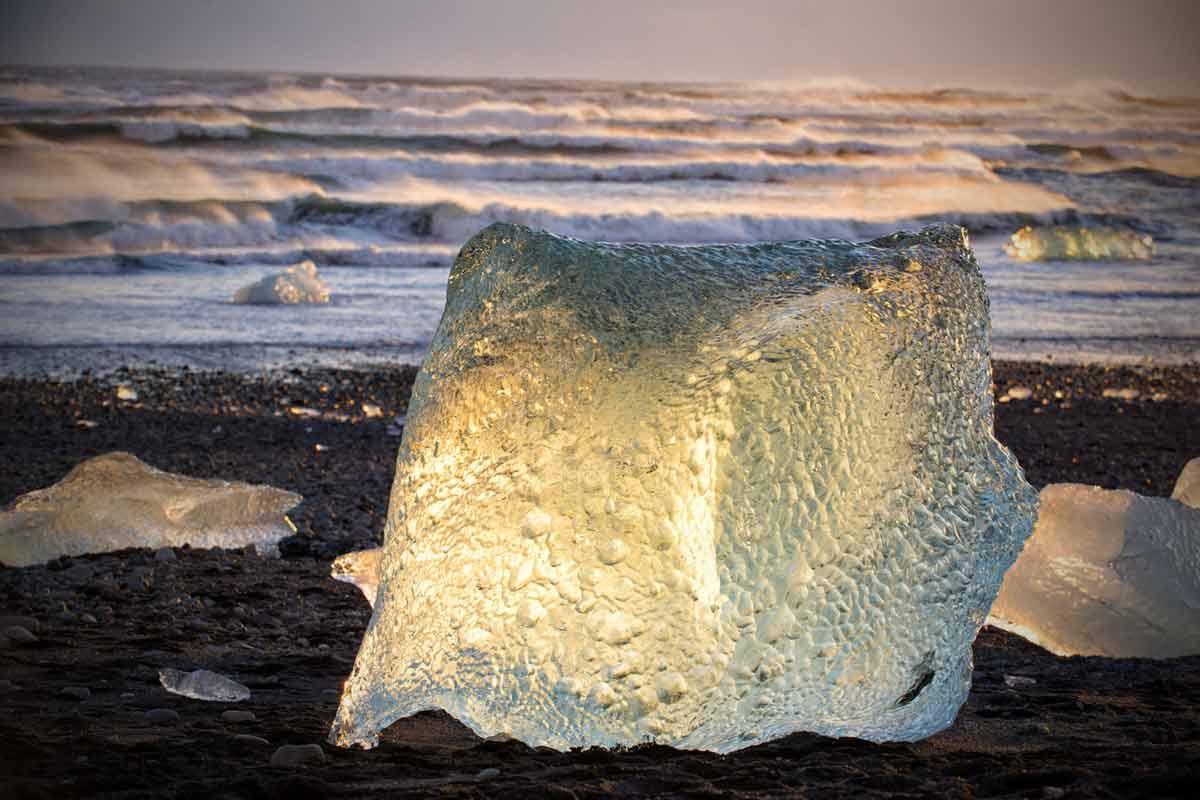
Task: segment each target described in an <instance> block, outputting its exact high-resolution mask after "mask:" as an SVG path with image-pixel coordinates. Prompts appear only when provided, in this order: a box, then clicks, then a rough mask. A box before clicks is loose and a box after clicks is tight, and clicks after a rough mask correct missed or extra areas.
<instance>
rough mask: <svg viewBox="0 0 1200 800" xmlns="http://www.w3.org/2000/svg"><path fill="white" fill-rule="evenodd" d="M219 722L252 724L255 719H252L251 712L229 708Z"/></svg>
mask: <svg viewBox="0 0 1200 800" xmlns="http://www.w3.org/2000/svg"><path fill="white" fill-rule="evenodd" d="M221 721H222V722H254V721H255V717H254V712H253V711H242V710H240V709H236V708H231V709H229V710H228V711H226V712H224V713H223V714H221Z"/></svg>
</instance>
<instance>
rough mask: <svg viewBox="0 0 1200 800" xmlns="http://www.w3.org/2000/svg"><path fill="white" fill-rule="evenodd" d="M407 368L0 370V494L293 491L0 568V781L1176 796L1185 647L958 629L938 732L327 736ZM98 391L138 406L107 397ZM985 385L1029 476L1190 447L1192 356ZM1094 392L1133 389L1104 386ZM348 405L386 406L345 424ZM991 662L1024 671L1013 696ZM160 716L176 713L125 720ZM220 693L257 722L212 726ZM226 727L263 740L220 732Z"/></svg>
mask: <svg viewBox="0 0 1200 800" xmlns="http://www.w3.org/2000/svg"><path fill="white" fill-rule="evenodd" d="M412 376H413V372H412V371H411V370H409V369H381V370H378V371H376V372H372V373H362V372H340V371H332V370H308V371H304V372H296V373H295V374H285V375H281V376H276V377H274V378H271V379H265V378H264V379H257V378H256V379H250V380H247V379H244V378H241V377H238V376H231V375H223V374H211V373H206V374H200V373H189V372H183V373H174V372H170V373H150V372H138V373H129V374H127V375H118V376H115V379H113V378H109V379H105V380H89V379H83V380H80V381H74V382H70V383H55V382H47V381H28V380H14V379H0V452H3V453H4V458H3V459H0V502H8V501H10V500H12V499H13V498H15V497H16V496H17V495H19V494H21V493H23V492H26V491H29V490H31V489H35V488H39V487H42V486H46V485H49V484H51V483H53V482H55V481H57V480H58V479H59V478H61V477H62V475H63V474H65V473H66V472H67V470H69V469H70V468H71V467H72V466H74V465H75V464H76V463H78V462H79V461H81V460H83V459H85V458H87V457H90V456H93V455H97V454H100V453H104V452H109V451H111V450H118V449H123V450H128V451H130V452H133V453H134V454H136V455H138V456H139V457H141V458H142V459H144V460H145V461H147V462H148V463H150V464H152V465H154V466H156V467H159V468H161V469H166V470H170V471H173V472H180V473H183V474H187V475H195V476H198V477H221V478H226V479H236V480H246V481H252V482H264V483H270V484H273V485H276V486H280V487H282V488H287V489H291V490H294V491H298V492H300V493H302V494H304V495H305V498H306V500H305V502H304V503H303V504H302V505H301V506H300V507H299V508H298V509H296V511H295V513H293V515H292V517H293V520H294V521H295V522H296V524H297V527H298V528H299V533H298V535H297V536H295V537H293V538H292V539H291V540H288V541H287V543H286V546H285V547H284V551H285V558H284V559H282V560H278V561H269V560H263V559H260V558H258V557H256V556H254V555H253V554H250V553H245V552H242V551H234V552H222V551H204V550H190V549H186V548H185V549H180V550H177V551H175V554H176V559H175V560H173V561H164V560H158V559H156V558H155V556H154V554H153V553H152V552H147V551H122V552H120V553H116V554H108V555H97V556H84V557H79V558H72V559H61V560H59V561H56V562H53V563H51V564H49V565H47V566H45V567H34V568H28V569H0V616H12V615H17V616H23V617H27V618H30V619H27V620H23V621H22V624H25V625H26V626H27V627H29V628H30V629H31V630H32V631H33V633H34V634H35V635H36V637H37V639H38V641H36V642H31V643H25V644H18V643H11V644H10V646H9V647H8V648H7V649H3V650H0V789H2V791H0V796H4V797H10V796H11V797H26V796H30V797H55V798H58V797H74V796H79V797H97V796H101V797H162V796H166V797H197V798H199V797H204V798H209V797H288V798H289V800H295V799H296V798H302V797H331V796H346V797H363V796H379V797H384V796H386V797H406V796H426V795H442V796H445V795H451V796H477V797H505V796H512V797H521V798H523V799H524V798H529V797H543V796H551V797H554V796H557V797H572V796H573V797H606V796H612V795H614V794H615V795H637V796H662V797H693V796H695V797H701V796H711V797H716V796H721V797H759V796H764V795H769V796H809V797H872V796H878V797H884V796H910V797H918V796H924V797H1063V796H1066V797H1129V796H1170V795H1176V796H1189V797H1190V796H1193V795H1194V792H1195V787H1196V785H1198V783H1200V657H1189V658H1183V659H1173V660H1168V661H1161V662H1154V661H1148V660H1140V659H1120V660H1119V659H1103V658H1070V659H1066V658H1058V657H1056V656H1053V655H1051V654H1049V653H1046V652H1045V651H1043V650H1040V649H1039V648H1037V647H1035V646H1033V645H1030V644H1028V643H1027V642H1025V641H1023V640H1021V639H1019V638H1017V637H1014V636H1011V635H1009V634H1005V633H1002V632H999V631H995V630H993V629H990V628H985V629H984V631H983V633H982V634H981V635H980V638H979V639H978V641H977V642H976V645H975V657H976V670H975V676H974V686H973V689H972V692H971V697H970V699H969V701H968V703H967V705H966V706H965V707H964V709H963V711H962V713H961V714H960V715H959V718H958V720H957V722H956V723H955V725H954V726H953V727H951V728H950V729H949V730H948V731H945V732H943V733H941V734H938V735H937V736H934V737H932V738H930V739H928V740H925V741H923V742H919V743H915V744H891V745H875V744H870V743H867V742H862V741H858V740H834V739H826V738H822V737H818V736H813V735H808V734H797V735H793V736H789V737H786V738H784V739H782V740H779V741H777V742H772V743H769V744H766V745H761V746H758V747H754V748H750V749H747V750H744V751H741V752H739V753H736V754H733V755H730V756H718V755H714V754H710V753H702V752H690V751H678V750H673V749H671V748H665V747H639V748H634V749H632V750H630V751H626V752H609V751H603V750H589V751H584V752H575V753H566V754H560V753H554V752H550V751H539V750H533V749H530V748H528V747H525V746H524V745H521V744H519V743H515V742H481V741H480V740H479V739H477V738H476V737H474V736H473V735H472V734H471V733H470V732H469V731H467V730H466V729H465V728H463V727H462V726H460V725H458V724H457V723H456V722H454V721H453V720H452V719H450V718H448V717H447V716H445V715H444V714H440V713H436V712H427V713H424V714H420V715H418V716H416V717H413V718H410V719H408V720H404V721H401V722H399V723H397V724H396V725H394V726H392V727H391V728H389V729H388V731H387V732H386V733H385V734H384V737H383V741H382V743H381V745H380V747H378V748H376V749H375V750H372V751H362V750H340V749H337V748H333V747H331V746H329V745H327V744H325V736H326V734H327V732H328V727H329V723H330V721H331V720H332V717H333V713H334V710H335V708H336V704H337V694H338V691H339V690H340V686H341V682H342V681H343V680H344V679H345V678H346V677H347V675H348V674H349V671H350V667H351V665H352V663H353V658H354V654H355V651H356V649H357V646H358V642H359V639H360V638H361V636H362V632H363V629H364V627H365V625H366V622H367V619H368V618H369V609H368V607H367V604H366V603H365V602H364V601H363V600H362V598H361V595H359V594H358V592H357V590H356V589H354V588H353V587H351V586H348V585H346V584H340V583H337V582H335V581H333V580H331V579H329V578H328V561H329V559H330V558H332V557H333V556H334V555H336V554H337V553H340V552H344V551H346V550H351V549H359V548H362V547H367V546H372V545H374V544H376V543H377V542H378V539H379V536H380V534H381V531H382V526H383V518H384V515H385V514H386V510H387V497H388V491H389V489H390V487H391V480H392V470H393V463H394V458H395V451H396V445H397V443H398V440H397V439H395V438H390V437H388V436H387V435H386V430H387V427H388V418H389V417H390V416H391V415H392V414H395V413H398V412H401V411H403V410H404V408H405V405H406V403H407V397H408V392H409V390H410V388H411V382H412ZM116 380H125V381H128V382H129V383H131V384H132V385H134V386H135V387H136V389H137V391H138V395H139V396H138V399H137V400H136V401H132V402H126V401H119V400H117V398H116V395H115V392H114V389H113V386H114V383H115V381H116ZM996 385H997V394H998V395H1002V394H1004V393H1005V391H1006V390H1007V389H1008V388H1009V387H1010V386H1014V385H1023V386H1027V387H1029V388H1030V389H1032V390H1033V396H1032V397H1031V398H1029V399H1027V400H1013V401H1011V402H1008V403H1004V404H1001V405H998V406H997V408H996V430H997V435H998V437H999V438H1000V439H1001V441H1003V442H1004V443H1005V444H1007V445H1008V446H1009V447H1010V448H1012V449H1013V450H1014V452H1016V454H1017V456H1018V457H1019V458H1020V460H1021V463H1022V464H1023V465H1024V466H1025V469H1026V472H1027V476H1028V478H1029V480H1030V482H1031V483H1033V484H1034V485H1035V486H1038V487H1039V488H1040V487H1041V486H1042V485H1044V484H1046V483H1049V482H1062V481H1078V482H1084V483H1094V484H1098V485H1101V486H1105V487H1110V488H1126V489H1133V490H1136V491H1139V492H1141V493H1143V494H1149V495H1167V494H1169V493H1170V491H1171V487H1172V485H1173V483H1174V480H1175V477H1176V476H1177V475H1178V473H1179V470H1180V469H1182V467H1183V465H1184V463H1185V462H1186V461H1187V460H1188V459H1189V458H1191V457H1195V456H1198V455H1200V367H1195V366H1193V367H1182V368H1139V369H1134V368H1100V367H1089V368H1084V367H1071V366H1054V365H1046V364H1015V363H1005V362H998V363H997V364H996ZM322 386H324V387H325V389H324V390H322V388H321V387H322ZM1106 388H1108V389H1122V388H1132V389H1134V390H1136V391H1138V392H1139V396H1138V397H1137V398H1136V399H1133V400H1121V399H1114V398H1105V397H1103V390H1104V389H1106ZM1056 393H1057V394H1056ZM1059 395H1061V396H1059ZM284 398H286V402H281V401H283V399H284ZM364 401H366V402H373V403H377V404H379V405H380V406H382V407H383V409H384V411H385V416H384V418H382V419H364V418H363V416H362V413H361V405H360V404H361V403H362V402H364ZM290 406H303V407H307V408H313V409H316V410H318V411H320V412H323V416H322V417H316V418H309V417H301V416H296V415H294V414H292V413H290V412H289V411H288V410H287V409H288V408H289V407H290ZM276 412H281V415H279V416H276ZM340 415H346V416H345V418H344V419H343V418H342V417H341V416H340ZM80 419H85V420H90V421H92V422H95V423H98V424H97V425H96V426H95V427H93V428H87V427H82V426H80V425H79V423H78V422H77V420H80ZM318 443H319V444H322V445H325V446H326V447H327V448H328V449H325V450H320V451H318V450H317V449H316V447H315V445H317V444H318ZM7 624H8V623H7V622H6V623H5V625H7ZM161 667H176V668H180V669H195V668H199V667H204V668H208V669H213V670H216V671H218V672H222V673H224V674H227V675H230V676H231V677H234V678H236V679H238V680H241V681H242V682H243V683H245V684H246V685H248V686H249V687H250V689H251V690H252V691H253V697H252V698H251V699H250V700H249V701H248V702H245V703H240V704H236V705H226V704H221V703H204V702H200V701H195V700H188V699H185V698H182V697H177V696H174V695H169V694H167V693H166V692H165V690H163V689H162V688H161V687H160V686H159V684H158V677H157V672H158V669H159V668H161ZM1005 676H1018V677H1027V678H1033V679H1034V680H1035V681H1036V683H1033V684H1028V683H1022V682H1012V683H1014V684H1015V685H1014V686H1009V685H1007V684H1006V682H1005ZM68 687H83V688H86V689H88V697H87V699H84V700H80V699H78V697H77V696H76V695H78V694H82V692H76V693H75V694H63V693H62V690H63V689H64V688H68ZM161 708H168V709H172V710H174V711H176V712H177V713H178V714H179V719H178V720H177V721H172V722H165V723H155V722H152V721H151V720H150V719H148V718H147V717H146V714H145V712H146V711H147V710H151V709H161ZM229 708H238V709H246V710H249V711H252V712H254V714H255V715H256V721H254V722H240V723H235V722H228V721H224V720H222V718H221V714H222V712H223V711H225V710H227V709H229ZM166 716H170V715H166ZM247 735H248V736H250V737H258V739H250V738H242V739H238V738H236V737H237V736H243V737H245V736H247ZM262 740H266V741H265V742H263V741H262ZM310 743H320V744H321V746H322V747H323V748H324V753H325V759H326V760H325V761H324V762H322V763H313V764H309V765H306V766H293V767H275V766H270V765H269V760H270V757H271V754H272V752H274V750H275V748H276V747H278V746H279V745H284V744H310ZM492 769H498V770H499V774H498V775H494V774H493V773H491V772H487V771H486V770H492Z"/></svg>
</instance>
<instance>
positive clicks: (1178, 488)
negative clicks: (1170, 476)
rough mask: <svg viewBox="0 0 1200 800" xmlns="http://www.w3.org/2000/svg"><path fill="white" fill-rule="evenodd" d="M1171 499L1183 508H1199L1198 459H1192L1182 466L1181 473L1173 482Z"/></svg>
mask: <svg viewBox="0 0 1200 800" xmlns="http://www.w3.org/2000/svg"><path fill="white" fill-rule="evenodd" d="M1171 499H1172V500H1178V501H1179V502H1180V503H1183V504H1184V505H1185V506H1191V507H1192V508H1200V458H1193V459H1192V460H1191V461H1189V462H1188V463H1186V464H1184V465H1183V471H1182V472H1180V473H1179V478H1178V479H1177V480H1176V481H1175V488H1174V490H1172V492H1171Z"/></svg>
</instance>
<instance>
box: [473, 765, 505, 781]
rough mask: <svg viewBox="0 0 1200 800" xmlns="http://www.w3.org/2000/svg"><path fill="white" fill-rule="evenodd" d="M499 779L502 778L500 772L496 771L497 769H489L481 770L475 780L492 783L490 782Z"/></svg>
mask: <svg viewBox="0 0 1200 800" xmlns="http://www.w3.org/2000/svg"><path fill="white" fill-rule="evenodd" d="M499 777H500V770H498V769H496V768H495V767H488V768H487V769H481V770H479V773H478V774H477V775H476V776H475V780H477V781H490V780H494V779H496V778H499Z"/></svg>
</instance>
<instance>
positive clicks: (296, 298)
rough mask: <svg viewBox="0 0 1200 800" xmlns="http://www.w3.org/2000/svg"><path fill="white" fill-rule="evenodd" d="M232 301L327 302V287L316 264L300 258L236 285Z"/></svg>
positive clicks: (255, 303)
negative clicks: (277, 269)
mask: <svg viewBox="0 0 1200 800" xmlns="http://www.w3.org/2000/svg"><path fill="white" fill-rule="evenodd" d="M233 302H235V303H242V304H252V305H278V304H281V303H282V304H288V305H291V304H297V303H328V302H329V287H328V286H326V285H325V283H324V282H323V281H322V280H321V278H320V276H318V275H317V265H316V264H314V263H313V262H311V261H301V262H300V263H299V264H293V265H292V266H290V267H288V268H287V269H285V270H284V271H283V272H281V273H279V274H278V275H268V276H267V277H265V278H263V279H262V280H261V281H258V282H257V283H252V284H250V285H249V286H243V287H242V288H241V289H238V290H237V292H236V293H234V295H233Z"/></svg>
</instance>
